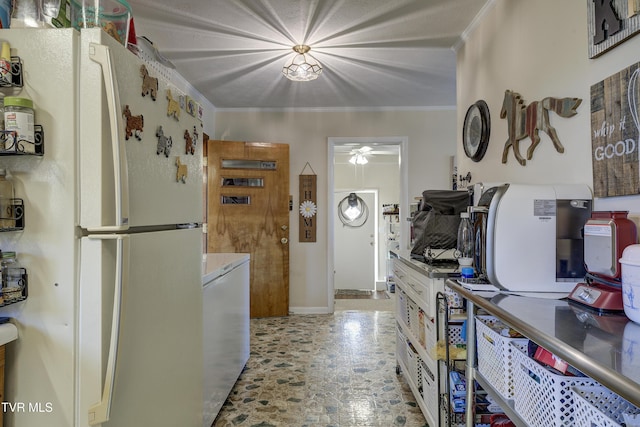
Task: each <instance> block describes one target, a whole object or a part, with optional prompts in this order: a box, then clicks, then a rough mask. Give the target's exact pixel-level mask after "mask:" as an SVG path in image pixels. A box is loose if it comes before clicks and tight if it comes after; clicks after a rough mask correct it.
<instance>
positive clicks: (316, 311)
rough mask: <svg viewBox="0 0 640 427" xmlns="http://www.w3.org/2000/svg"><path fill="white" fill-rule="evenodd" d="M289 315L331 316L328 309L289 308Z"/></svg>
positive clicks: (330, 311)
mask: <svg viewBox="0 0 640 427" xmlns="http://www.w3.org/2000/svg"><path fill="white" fill-rule="evenodd" d="M289 313H291V314H333V309H331V310H330V309H329V307H289Z"/></svg>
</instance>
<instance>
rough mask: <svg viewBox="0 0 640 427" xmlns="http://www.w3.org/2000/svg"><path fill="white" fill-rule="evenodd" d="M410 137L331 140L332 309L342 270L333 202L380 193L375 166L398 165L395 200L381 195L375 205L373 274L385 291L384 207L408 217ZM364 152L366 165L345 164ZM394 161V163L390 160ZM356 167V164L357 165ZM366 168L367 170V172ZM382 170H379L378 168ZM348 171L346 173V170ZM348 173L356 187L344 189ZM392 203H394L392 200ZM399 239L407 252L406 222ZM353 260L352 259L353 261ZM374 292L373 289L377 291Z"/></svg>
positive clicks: (329, 243)
mask: <svg viewBox="0 0 640 427" xmlns="http://www.w3.org/2000/svg"><path fill="white" fill-rule="evenodd" d="M363 147H368V148H366V149H365V150H361V149H362V148H363ZM407 147H408V138H407V137H376V138H367V137H364V138H363V137H354V138H351V137H346V138H340V137H334V138H329V139H328V150H327V152H328V162H327V163H328V197H327V200H328V201H329V206H328V209H329V215H328V216H327V217H328V227H327V252H328V254H327V260H328V275H327V277H328V284H327V292H328V301H329V307H333V304H334V292H335V289H339V288H338V286H342V285H340V284H339V283H338V284H337V282H336V279H339V277H340V275H341V272H338V271H337V268H339V267H340V265H339V263H337V254H336V251H337V244H338V243H337V241H336V230H337V229H338V228H339V227H342V224H341V223H340V221H339V220H338V219H337V216H336V215H335V212H337V201H336V200H335V198H334V195H335V192H336V191H338V190H345V189H354V190H357V191H356V193H358V191H364V190H369V191H373V190H379V188H377V184H376V183H375V177H376V176H377V175H378V174H376V173H375V171H376V163H378V162H380V161H381V159H382V158H386V161H387V162H390V161H391V162H395V172H394V173H395V174H396V175H395V177H394V179H396V181H397V185H396V187H397V188H396V191H394V192H393V195H392V196H389V194H388V192H387V193H386V195H385V194H384V193H383V192H382V191H380V193H379V194H380V196H379V200H378V201H377V202H376V206H375V207H374V208H375V209H372V210H377V211H378V218H380V220H379V221H378V224H377V225H376V230H375V234H376V236H377V237H378V239H379V240H380V244H379V245H378V250H377V251H375V253H374V255H373V256H374V262H373V263H374V265H377V266H378V267H377V268H376V269H375V270H374V277H375V283H376V284H375V286H376V288H377V289H384V288H383V286H385V275H386V266H387V263H386V262H385V261H384V260H385V258H386V256H387V248H386V242H385V240H384V222H383V219H382V215H381V212H382V205H383V204H387V203H394V204H396V203H397V204H399V210H400V214H399V217H400V218H403V217H406V216H407V215H408V209H409V202H408V195H407V186H408V169H407V164H406V163H407V162H406V159H407ZM363 152H366V153H369V154H368V155H366V156H365V157H367V160H368V161H367V162H366V164H364V163H363V162H351V164H350V165H349V164H346V163H347V162H348V161H349V160H351V158H352V157H353V153H355V154H363ZM392 158H393V160H391V159H392ZM354 163H355V164H354ZM365 167H367V168H368V169H364V168H365ZM378 167H379V166H378ZM345 168H346V169H345ZM345 170H348V171H350V172H349V173H350V174H351V175H352V178H353V181H352V183H353V185H345V184H344V180H343V177H341V176H340V175H341V174H344V171H345ZM392 199H393V200H392ZM399 229H400V230H399V231H400V235H399V236H398V237H397V239H398V241H399V245H400V246H399V247H400V248H401V249H402V248H406V247H407V244H408V243H407V242H408V237H409V224H408V222H406V221H400V227H399ZM369 242H370V239H368V238H366V239H363V240H362V243H363V245H369ZM350 259H351V258H350ZM355 286H356V287H355V288H356V289H362V287H361V286H357V285H355ZM376 288H374V289H376Z"/></svg>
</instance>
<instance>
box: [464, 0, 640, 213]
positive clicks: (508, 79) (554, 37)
mask: <svg viewBox="0 0 640 427" xmlns="http://www.w3.org/2000/svg"><path fill="white" fill-rule="evenodd" d="M638 52H640V37H639V36H637V35H636V36H635V37H633V38H631V39H628V40H627V41H625V42H624V43H622V44H621V45H619V46H617V47H615V48H613V50H610V51H608V52H606V53H604V54H603V55H602V56H600V57H598V58H595V59H589V55H588V51H587V2H586V1H585V0H563V1H557V0H536V1H521V0H519V1H514V0H495V1H493V2H492V3H491V6H490V7H488V8H487V9H486V13H485V14H484V16H482V17H481V19H480V20H479V21H478V24H477V26H476V27H475V28H473V29H471V31H470V33H469V35H468V39H467V41H466V42H465V44H464V45H463V46H462V47H461V48H459V50H458V55H457V58H458V59H457V91H458V95H457V103H458V118H457V127H458V129H460V132H457V133H456V135H457V147H458V148H457V155H458V171H459V172H460V173H463V174H464V173H466V172H467V171H471V173H472V176H473V181H474V182H482V181H484V182H496V181H508V182H514V183H544V184H552V183H583V184H588V185H589V186H590V187H592V185H593V181H592V165H591V121H590V114H591V111H590V87H591V85H592V84H594V83H597V82H599V81H601V80H603V79H605V78H607V77H609V76H610V75H612V74H615V73H617V72H618V71H620V70H622V69H624V68H626V67H628V66H630V65H632V64H634V63H636V62H638V61H640V56H639V55H638ZM506 89H511V90H513V91H515V92H518V93H520V94H521V95H522V96H523V97H524V98H525V101H526V102H527V103H529V102H531V101H535V100H540V99H542V98H544V97H547V96H555V97H578V98H582V104H581V105H580V107H579V108H578V114H577V115H576V116H574V117H571V118H568V119H567V118H560V117H559V116H557V115H555V114H554V113H551V114H550V121H551V124H552V125H553V126H554V127H555V128H556V130H557V132H558V136H559V138H560V141H561V142H562V144H563V145H564V147H565V152H564V154H560V153H558V152H556V150H555V148H554V147H553V144H552V143H551V140H550V139H549V137H548V136H547V135H546V134H544V133H541V139H542V141H541V143H540V145H539V146H538V148H537V149H536V151H535V152H534V156H533V159H532V160H531V161H528V162H527V165H526V166H525V167H522V166H520V165H519V164H518V163H517V162H516V160H515V158H514V156H513V152H512V151H510V152H509V157H508V161H507V164H502V163H501V159H502V151H503V148H504V144H505V142H506V140H507V120H506V119H501V118H500V117H499V114H500V108H501V106H502V100H503V96H504V91H505V90H506ZM478 99H484V100H485V101H486V102H487V104H488V105H489V108H490V111H491V139H490V142H489V149H488V150H487V154H486V156H485V158H484V159H483V160H482V161H481V162H479V163H474V162H472V161H471V160H469V159H467V158H466V157H465V156H464V151H463V149H462V141H461V136H459V135H461V129H462V123H463V121H464V115H465V113H466V111H467V108H468V107H469V106H470V105H471V104H472V103H473V102H475V101H476V100H478ZM528 146H529V143H528V141H527V140H525V141H523V144H522V149H521V151H522V153H523V154H524V153H525V152H526V148H527V147H528ZM595 208H596V209H601V210H613V209H618V210H629V211H630V212H631V215H632V216H633V217H634V219H636V220H637V216H638V215H640V196H626V197H618V198H602V199H597V200H596V201H595Z"/></svg>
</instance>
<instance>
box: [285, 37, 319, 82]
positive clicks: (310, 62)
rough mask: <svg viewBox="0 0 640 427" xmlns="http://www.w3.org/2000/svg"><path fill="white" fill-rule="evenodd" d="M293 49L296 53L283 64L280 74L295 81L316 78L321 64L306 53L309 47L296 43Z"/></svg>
mask: <svg viewBox="0 0 640 427" xmlns="http://www.w3.org/2000/svg"><path fill="white" fill-rule="evenodd" d="M293 50H294V52H296V54H295V55H294V56H293V57H292V58H290V59H289V60H288V61H287V62H286V63H285V64H284V67H283V68H282V74H284V75H285V77H286V78H288V79H289V80H293V81H295V82H308V81H311V80H315V79H317V78H318V76H319V75H320V74H321V73H322V65H320V63H319V62H318V61H317V60H316V59H315V58H314V57H313V56H311V55H310V54H309V53H308V52H309V50H311V48H310V47H309V46H307V45H296V46H294V47H293Z"/></svg>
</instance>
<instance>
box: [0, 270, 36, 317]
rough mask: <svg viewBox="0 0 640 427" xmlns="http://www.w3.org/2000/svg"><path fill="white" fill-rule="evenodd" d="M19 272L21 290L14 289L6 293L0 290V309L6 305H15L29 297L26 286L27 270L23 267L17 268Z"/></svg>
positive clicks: (27, 280)
mask: <svg viewBox="0 0 640 427" xmlns="http://www.w3.org/2000/svg"><path fill="white" fill-rule="evenodd" d="M18 269H19V270H20V275H21V277H22V278H21V279H20V282H21V285H22V286H21V288H22V289H15V290H13V291H10V292H7V290H6V289H4V287H3V289H2V298H1V299H2V301H1V302H0V307H5V306H7V305H11V304H15V303H17V302H20V301H24V300H26V299H27V296H28V295H29V286H28V282H29V279H28V274H27V270H26V269H25V268H23V267H19V268H18Z"/></svg>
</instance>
